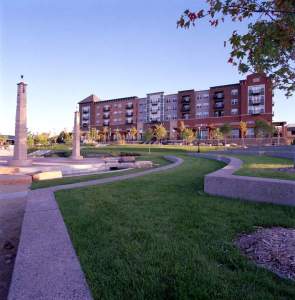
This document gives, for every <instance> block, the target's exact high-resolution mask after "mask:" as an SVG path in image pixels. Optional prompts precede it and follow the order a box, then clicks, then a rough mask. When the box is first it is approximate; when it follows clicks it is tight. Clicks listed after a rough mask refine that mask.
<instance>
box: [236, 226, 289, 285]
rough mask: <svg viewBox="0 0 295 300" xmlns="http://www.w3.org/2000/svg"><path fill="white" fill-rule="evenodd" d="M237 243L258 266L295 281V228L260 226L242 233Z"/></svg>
mask: <svg viewBox="0 0 295 300" xmlns="http://www.w3.org/2000/svg"><path fill="white" fill-rule="evenodd" d="M235 244H236V246H237V247H238V248H239V249H240V251H241V252H242V253H243V254H244V255H245V256H247V257H248V258H249V259H250V260H252V261H253V262H254V263H255V264H256V265H257V266H260V267H263V268H266V269H268V270H270V271H272V272H274V273H275V274H277V275H278V276H280V277H282V278H287V279H291V280H294V281H295V229H292V228H290V229H289V228H282V227H273V228H259V229H258V230H257V231H255V232H253V233H251V234H243V235H240V236H239V237H238V239H237V240H236V241H235Z"/></svg>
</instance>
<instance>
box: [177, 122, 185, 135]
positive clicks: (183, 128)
mask: <svg viewBox="0 0 295 300" xmlns="http://www.w3.org/2000/svg"><path fill="white" fill-rule="evenodd" d="M178 130H179V136H180V138H181V139H183V136H182V133H183V131H184V130H185V125H184V122H183V121H180V122H179V127H178Z"/></svg>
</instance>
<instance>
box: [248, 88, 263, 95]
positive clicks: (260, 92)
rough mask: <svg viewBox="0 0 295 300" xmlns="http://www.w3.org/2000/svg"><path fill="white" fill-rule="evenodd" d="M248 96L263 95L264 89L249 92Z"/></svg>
mask: <svg viewBox="0 0 295 300" xmlns="http://www.w3.org/2000/svg"><path fill="white" fill-rule="evenodd" d="M249 95H250V96H257V95H264V89H255V90H250V91H249Z"/></svg>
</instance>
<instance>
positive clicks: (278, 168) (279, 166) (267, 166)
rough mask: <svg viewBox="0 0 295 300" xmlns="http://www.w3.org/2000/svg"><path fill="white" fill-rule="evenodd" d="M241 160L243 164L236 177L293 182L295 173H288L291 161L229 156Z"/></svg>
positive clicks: (263, 157) (262, 156) (255, 156)
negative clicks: (265, 178)
mask: <svg viewBox="0 0 295 300" xmlns="http://www.w3.org/2000/svg"><path fill="white" fill-rule="evenodd" d="M230 156H233V157H237V158H239V159H241V160H242V161H243V162H244V163H243V166H242V168H241V169H240V170H238V171H237V172H236V173H235V174H236V175H243V176H255V177H267V178H277V179H287V180H295V173H293V172H288V171H287V170H288V169H289V168H292V167H293V161H292V160H291V159H287V158H278V157H270V156H265V155H261V156H257V155H230Z"/></svg>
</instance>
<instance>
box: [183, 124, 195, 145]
mask: <svg viewBox="0 0 295 300" xmlns="http://www.w3.org/2000/svg"><path fill="white" fill-rule="evenodd" d="M182 138H183V139H184V140H185V141H186V144H190V143H192V142H193V141H194V140H195V133H194V132H193V130H192V129H190V128H185V129H184V130H183V132H182Z"/></svg>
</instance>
